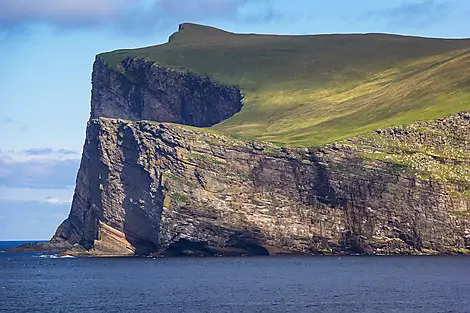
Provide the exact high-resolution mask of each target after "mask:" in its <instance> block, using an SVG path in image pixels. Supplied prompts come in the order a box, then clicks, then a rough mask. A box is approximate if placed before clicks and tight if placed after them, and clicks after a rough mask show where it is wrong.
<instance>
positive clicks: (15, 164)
mask: <svg viewBox="0 0 470 313" xmlns="http://www.w3.org/2000/svg"><path fill="white" fill-rule="evenodd" d="M79 162H80V161H79V159H75V158H74V159H63V160H61V159H56V158H42V159H29V160H16V159H14V158H12V157H9V156H6V155H0V186H8V187H15V188H34V189H44V188H67V187H68V186H72V185H74V184H75V178H76V175H77V171H78V167H79Z"/></svg>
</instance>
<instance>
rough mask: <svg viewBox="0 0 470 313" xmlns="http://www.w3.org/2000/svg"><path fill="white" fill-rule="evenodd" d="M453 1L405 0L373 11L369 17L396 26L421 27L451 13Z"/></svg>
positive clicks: (438, 20) (440, 19)
mask: <svg viewBox="0 0 470 313" xmlns="http://www.w3.org/2000/svg"><path fill="white" fill-rule="evenodd" d="M452 4H453V1H444V2H443V1H435V0H424V1H420V2H409V1H403V2H402V3H401V4H400V5H398V6H395V7H391V8H388V9H384V10H379V11H371V12H369V13H368V14H367V17H369V18H371V19H374V20H381V21H386V22H387V23H388V24H390V26H393V27H394V28H404V27H407V28H409V27H413V28H421V27H425V26H428V25H429V24H433V23H437V22H440V21H442V20H443V19H445V18H446V17H448V16H449V15H450V13H451V12H452V9H453V7H454V6H453V5H452Z"/></svg>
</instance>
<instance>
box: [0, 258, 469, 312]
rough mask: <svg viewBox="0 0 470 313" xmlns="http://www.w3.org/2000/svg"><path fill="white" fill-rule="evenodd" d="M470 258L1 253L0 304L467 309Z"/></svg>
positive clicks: (32, 307) (26, 308)
mask: <svg viewBox="0 0 470 313" xmlns="http://www.w3.org/2000/svg"><path fill="white" fill-rule="evenodd" d="M469 295H470V258H469V257H447V256H446V257H400V256H398V257H396V256H395V257H388V256H381V257H362V256H351V257H253V258H159V259H152V258H114V259H112V258H105V259H97V258H93V259H91V258H58V257H57V255H44V254H37V253H35V254H28V253H18V254H12V253H0V312H230V313H234V312H257V313H259V312H296V313H299V312H333V313H335V312H470V296H469Z"/></svg>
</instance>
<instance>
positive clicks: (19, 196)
mask: <svg viewBox="0 0 470 313" xmlns="http://www.w3.org/2000/svg"><path fill="white" fill-rule="evenodd" d="M73 191H74V189H73V188H70V187H69V188H66V189H65V188H64V189H32V188H11V187H5V186H0V200H2V201H10V202H38V203H47V204H64V203H71V202H72V196H73Z"/></svg>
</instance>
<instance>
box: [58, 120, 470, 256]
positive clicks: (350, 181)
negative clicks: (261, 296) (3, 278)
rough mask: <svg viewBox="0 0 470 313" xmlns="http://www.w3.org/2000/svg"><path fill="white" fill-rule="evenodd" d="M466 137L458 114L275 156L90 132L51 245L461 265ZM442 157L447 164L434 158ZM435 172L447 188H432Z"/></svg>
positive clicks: (130, 125)
mask: <svg viewBox="0 0 470 313" xmlns="http://www.w3.org/2000/svg"><path fill="white" fill-rule="evenodd" d="M469 129H470V115H469V114H458V115H455V116H451V117H448V118H446V119H442V120H439V121H435V122H426V123H418V124H415V125H412V126H407V127H401V128H393V129H386V130H380V131H377V132H376V133H374V134H369V135H365V136H361V137H358V138H355V139H351V140H348V141H344V142H340V143H335V144H332V145H329V146H326V147H323V148H320V149H313V148H312V149H285V148H279V147H276V146H273V145H270V144H268V143H259V142H247V141H240V140H236V139H233V138H231V137H227V136H224V135H219V134H214V133H211V132H208V131H198V130H193V129H189V128H186V127H182V126H176V125H171V124H164V123H152V122H146V121H139V122H132V121H124V120H118V119H107V118H98V119H92V120H90V122H89V124H88V129H87V137H86V138H87V139H86V143H85V146H84V151H83V158H82V163H81V166H80V170H79V173H78V178H77V186H76V191H75V195H74V199H73V204H72V210H71V213H70V216H69V218H68V219H67V220H66V221H65V222H64V223H63V224H62V225H61V226H60V227H59V229H58V230H57V233H56V235H55V237H54V238H53V241H54V242H62V243H63V242H66V243H67V244H69V245H74V244H76V245H77V244H78V245H80V247H84V248H85V249H86V250H87V251H88V252H86V253H87V254H91V255H103V254H105V255H113V254H116V255H127V254H134V253H135V254H158V255H161V254H163V255H233V254H257V255H259V254H261V255H263V254H278V253H305V254H330V253H366V254H394V253H400V254H402V253H412V254H422V253H437V252H459V253H463V252H467V251H468V250H467V249H470V197H469V190H470V173H469V172H468V171H467V172H465V170H466V169H467V170H468V168H470V161H469V159H470V150H469V149H470V133H469ZM451 147H454V148H455V149H459V150H458V151H459V153H458V154H456V152H455V151H454V153H451V154H450V155H449V156H445V155H443V154H442V153H443V151H445V150H446V149H447V148H449V149H450V148H451ZM439 152H441V153H439ZM400 157H410V158H411V159H408V158H404V159H403V160H402V159H400ZM415 159H416V160H419V162H415ZM410 160H411V161H410ZM407 162H408V163H407ZM435 162H437V163H439V164H441V165H442V166H447V167H445V168H446V169H447V170H448V171H447V172H449V173H450V172H452V171H453V170H455V173H457V174H456V175H457V177H454V178H452V179H451V178H449V177H450V176H449V175H447V176H445V175H444V176H442V177H441V176H439V175H441V173H440V172H439V171H434V168H433V166H435V164H434V163H435ZM415 163H416V164H415ZM458 173H460V176H458V175H459V174H458ZM451 176H452V175H451ZM452 177H453V176H452ZM103 242H104V243H108V244H106V245H103ZM104 246H105V248H103V247H104ZM80 249H81V248H80ZM79 251H80V250H79Z"/></svg>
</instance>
